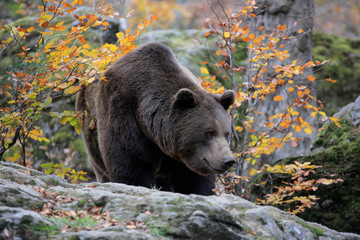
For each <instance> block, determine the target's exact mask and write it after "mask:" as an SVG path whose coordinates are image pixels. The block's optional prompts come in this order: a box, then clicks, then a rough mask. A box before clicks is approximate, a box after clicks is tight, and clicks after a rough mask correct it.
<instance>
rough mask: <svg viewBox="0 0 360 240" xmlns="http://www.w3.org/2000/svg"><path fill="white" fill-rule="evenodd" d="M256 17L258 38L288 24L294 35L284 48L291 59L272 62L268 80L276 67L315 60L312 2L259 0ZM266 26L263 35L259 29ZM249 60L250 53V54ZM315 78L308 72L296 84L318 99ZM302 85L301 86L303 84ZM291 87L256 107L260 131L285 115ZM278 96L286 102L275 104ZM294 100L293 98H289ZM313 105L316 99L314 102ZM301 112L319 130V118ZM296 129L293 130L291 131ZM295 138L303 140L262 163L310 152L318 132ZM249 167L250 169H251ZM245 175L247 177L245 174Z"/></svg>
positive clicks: (254, 29) (289, 32)
mask: <svg viewBox="0 0 360 240" xmlns="http://www.w3.org/2000/svg"><path fill="white" fill-rule="evenodd" d="M257 7H258V9H257V10H256V12H257V14H256V15H257V18H254V19H253V20H251V21H252V22H251V23H250V25H249V29H251V32H253V33H254V34H256V35H261V34H263V33H270V32H272V31H273V30H274V29H275V27H276V26H277V25H284V24H286V26H287V30H286V35H287V36H292V37H294V38H291V39H289V40H284V42H283V43H284V45H285V49H287V50H288V51H289V54H290V57H289V58H288V59H287V60H286V61H285V62H284V61H279V60H273V61H272V62H270V63H269V66H267V69H268V72H267V76H265V77H270V78H271V77H273V76H274V68H273V66H274V65H284V64H291V63H292V62H293V61H294V60H297V64H299V65H302V64H304V63H306V62H308V61H311V60H312V29H313V16H314V12H313V11H314V3H313V0H258V1H257ZM261 26H264V28H263V30H262V31H261V32H260V31H259V27H261ZM299 29H303V30H304V31H303V32H302V33H298V30H299ZM249 57H250V54H249ZM254 74H255V73H254V71H253V72H251V71H250V73H249V76H248V77H249V79H251V78H252V77H253V76H254ZM309 75H312V70H311V69H309V68H308V69H307V70H306V71H305V72H304V74H303V75H301V76H300V79H297V78H299V76H294V78H293V80H294V83H297V84H298V85H304V86H306V87H308V88H310V90H311V94H312V96H314V97H315V95H316V93H315V83H314V82H309V81H308V80H307V76H309ZM300 82H301V84H300ZM287 87H288V86H287V85H286V84H285V85H284V86H282V87H278V88H277V90H276V92H275V94H274V95H272V96H268V97H267V99H266V100H265V101H263V102H261V103H260V105H256V109H255V110H256V111H258V112H263V113H264V115H261V117H260V118H258V119H257V121H256V120H255V123H256V125H257V126H258V127H255V129H256V128H258V129H257V130H259V129H260V126H259V123H264V122H265V121H266V120H267V119H268V117H269V116H272V115H275V114H278V113H285V112H286V107H287V100H291V99H295V98H296V97H295V96H296V91H295V92H294V95H292V96H291V95H290V96H288V95H287V94H286V92H285V89H286V88H287ZM275 95H281V96H282V97H283V100H282V101H280V102H274V101H273V97H274V96H275ZM289 98H291V99H289ZM311 104H312V105H313V106H314V105H315V104H316V102H315V100H314V101H313V102H311ZM297 110H298V111H299V112H300V116H301V117H302V118H303V119H304V120H305V121H306V122H308V123H309V124H310V125H311V126H312V127H313V128H314V129H315V130H317V124H316V119H314V118H312V117H311V116H310V114H311V112H312V111H308V110H306V109H305V108H304V107H301V108H300V109H297ZM292 130H293V129H292ZM293 133H294V136H295V137H297V138H301V139H303V140H302V141H301V142H298V144H297V146H295V147H292V146H290V143H286V144H285V145H284V147H283V148H282V149H278V150H277V151H276V152H275V153H274V154H272V155H271V156H268V155H264V156H263V157H262V159H261V161H262V162H261V164H264V163H268V164H274V163H275V162H276V161H277V160H278V159H282V158H286V157H289V156H298V155H301V154H304V153H308V152H309V151H310V146H311V143H312V140H313V138H314V137H315V133H314V132H313V133H312V134H311V135H308V134H306V133H305V132H304V131H302V132H300V133H298V132H295V131H293ZM281 135H284V133H273V135H272V137H278V138H279V137H281ZM248 167H250V166H248ZM245 175H246V174H245Z"/></svg>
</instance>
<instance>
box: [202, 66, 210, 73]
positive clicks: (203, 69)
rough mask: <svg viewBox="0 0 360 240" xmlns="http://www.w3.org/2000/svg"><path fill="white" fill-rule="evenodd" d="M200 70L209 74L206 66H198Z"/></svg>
mask: <svg viewBox="0 0 360 240" xmlns="http://www.w3.org/2000/svg"><path fill="white" fill-rule="evenodd" d="M200 71H201V72H202V73H205V74H209V71H208V70H207V68H204V67H201V68H200Z"/></svg>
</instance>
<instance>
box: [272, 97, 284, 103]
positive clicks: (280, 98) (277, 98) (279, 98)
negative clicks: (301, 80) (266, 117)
mask: <svg viewBox="0 0 360 240" xmlns="http://www.w3.org/2000/svg"><path fill="white" fill-rule="evenodd" d="M281 100H283V97H282V96H280V95H277V96H275V97H274V101H275V102H280V101H281Z"/></svg>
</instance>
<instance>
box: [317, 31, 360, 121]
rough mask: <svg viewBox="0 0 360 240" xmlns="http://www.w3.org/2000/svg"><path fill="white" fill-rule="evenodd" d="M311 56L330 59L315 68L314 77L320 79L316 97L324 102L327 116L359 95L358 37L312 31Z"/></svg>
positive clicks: (359, 49) (359, 47) (320, 59)
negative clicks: (333, 80)
mask: <svg viewBox="0 0 360 240" xmlns="http://www.w3.org/2000/svg"><path fill="white" fill-rule="evenodd" d="M313 59H314V61H320V62H323V61H326V60H329V61H330V62H329V63H328V64H326V65H325V67H323V66H320V67H316V68H315V69H314V74H315V76H316V78H317V79H319V80H320V81H319V82H318V83H317V97H318V99H320V100H321V101H323V102H324V103H325V110H326V112H327V113H328V115H332V114H333V113H335V112H336V111H338V110H339V109H340V108H341V107H342V106H345V105H346V104H348V103H350V102H353V101H354V100H355V99H356V97H357V96H359V95H360V63H359V61H360V39H351V38H343V37H341V36H334V35H330V34H325V33H321V32H314V33H313ZM327 78H331V79H335V80H337V83H330V82H328V81H325V79H327Z"/></svg>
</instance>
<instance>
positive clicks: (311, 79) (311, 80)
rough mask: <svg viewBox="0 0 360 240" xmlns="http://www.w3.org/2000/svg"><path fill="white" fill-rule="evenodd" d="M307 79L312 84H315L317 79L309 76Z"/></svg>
mask: <svg viewBox="0 0 360 240" xmlns="http://www.w3.org/2000/svg"><path fill="white" fill-rule="evenodd" d="M307 79H308V80H309V81H310V82H313V81H315V80H316V78H315V77H313V76H311V75H310V76H308V77H307Z"/></svg>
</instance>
